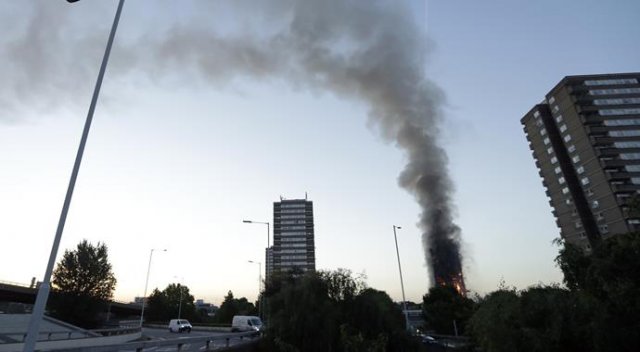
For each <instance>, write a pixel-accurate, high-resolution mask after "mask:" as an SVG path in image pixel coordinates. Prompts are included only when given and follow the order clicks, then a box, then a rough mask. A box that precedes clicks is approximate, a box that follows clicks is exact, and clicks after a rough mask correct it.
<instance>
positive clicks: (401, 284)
mask: <svg viewBox="0 0 640 352" xmlns="http://www.w3.org/2000/svg"><path fill="white" fill-rule="evenodd" d="M401 228H402V227H400V226H396V225H393V239H394V240H395V242H396V255H397V257H398V271H399V272H400V287H401V288H402V307H403V311H404V320H405V326H406V328H407V330H408V329H409V316H408V315H407V300H406V299H405V297H404V282H403V281H402V266H400V251H398V236H396V229H398V230H399V229H401Z"/></svg>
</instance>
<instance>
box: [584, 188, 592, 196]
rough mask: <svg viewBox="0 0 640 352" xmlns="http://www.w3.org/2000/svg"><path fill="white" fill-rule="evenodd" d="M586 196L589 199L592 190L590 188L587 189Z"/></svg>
mask: <svg viewBox="0 0 640 352" xmlns="http://www.w3.org/2000/svg"><path fill="white" fill-rule="evenodd" d="M586 192H587V196H589V197H591V196H592V195H593V190H592V189H591V188H587V191H586Z"/></svg>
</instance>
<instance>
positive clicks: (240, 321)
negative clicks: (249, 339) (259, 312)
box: [231, 315, 262, 332]
mask: <svg viewBox="0 0 640 352" xmlns="http://www.w3.org/2000/svg"><path fill="white" fill-rule="evenodd" d="M261 330H262V320H260V318H259V317H256V316H253V315H235V316H234V317H233V320H232V321H231V332H236V331H261Z"/></svg>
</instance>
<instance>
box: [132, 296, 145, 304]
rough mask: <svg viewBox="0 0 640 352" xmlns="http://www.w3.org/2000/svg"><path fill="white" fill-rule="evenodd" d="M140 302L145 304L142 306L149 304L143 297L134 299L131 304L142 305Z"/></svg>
mask: <svg viewBox="0 0 640 352" xmlns="http://www.w3.org/2000/svg"><path fill="white" fill-rule="evenodd" d="M142 301H144V302H145V303H144V304H147V303H148V302H149V298H146V299H145V298H144V297H134V298H133V302H131V303H133V304H139V305H142Z"/></svg>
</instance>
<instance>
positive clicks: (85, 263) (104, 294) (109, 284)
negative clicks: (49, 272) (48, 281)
mask: <svg viewBox="0 0 640 352" xmlns="http://www.w3.org/2000/svg"><path fill="white" fill-rule="evenodd" d="M52 284H53V290H54V294H53V295H52V300H51V307H50V308H51V311H52V313H53V315H54V316H55V317H57V318H58V319H61V320H64V321H67V322H69V323H72V324H76V325H79V326H82V327H88V328H91V327H95V326H97V325H99V322H100V316H99V314H100V312H101V311H102V310H103V308H104V307H105V306H106V302H107V301H108V300H109V299H111V298H112V297H113V291H114V290H115V286H116V278H115V276H114V274H113V272H112V271H111V264H110V263H109V257H108V250H107V246H106V245H105V244H104V243H100V242H98V244H97V245H96V246H94V245H92V244H91V243H89V242H88V241H87V240H83V241H82V242H80V243H79V244H78V246H77V248H76V250H74V251H69V250H65V252H64V255H63V256H62V259H61V260H60V262H59V263H58V265H57V267H56V269H55V270H54V272H53V280H52Z"/></svg>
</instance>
